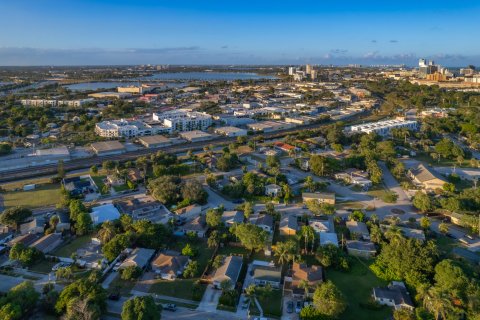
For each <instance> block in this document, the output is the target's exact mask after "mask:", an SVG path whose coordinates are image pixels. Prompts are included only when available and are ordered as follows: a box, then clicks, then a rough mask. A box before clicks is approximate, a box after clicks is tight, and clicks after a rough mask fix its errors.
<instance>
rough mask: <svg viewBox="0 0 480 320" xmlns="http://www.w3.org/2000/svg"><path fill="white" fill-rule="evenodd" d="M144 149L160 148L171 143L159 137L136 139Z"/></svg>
mask: <svg viewBox="0 0 480 320" xmlns="http://www.w3.org/2000/svg"><path fill="white" fill-rule="evenodd" d="M138 141H139V142H140V143H141V144H142V145H144V146H145V148H160V147H165V146H168V145H170V144H172V141H171V140H170V139H168V138H167V137H164V136H161V135H154V136H145V137H141V138H139V139H138Z"/></svg>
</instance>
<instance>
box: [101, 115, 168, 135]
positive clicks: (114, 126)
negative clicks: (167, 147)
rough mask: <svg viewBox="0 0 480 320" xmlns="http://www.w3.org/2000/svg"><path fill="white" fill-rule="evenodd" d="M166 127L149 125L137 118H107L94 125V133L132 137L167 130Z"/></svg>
mask: <svg viewBox="0 0 480 320" xmlns="http://www.w3.org/2000/svg"><path fill="white" fill-rule="evenodd" d="M168 131H169V130H168V128H164V127H162V126H151V125H149V124H147V123H144V122H142V121H138V120H125V119H121V120H109V121H102V122H99V123H97V124H96V125H95V133H96V134H98V135H99V136H100V137H104V138H119V137H125V138H133V137H138V136H150V135H154V134H158V133H166V132H168Z"/></svg>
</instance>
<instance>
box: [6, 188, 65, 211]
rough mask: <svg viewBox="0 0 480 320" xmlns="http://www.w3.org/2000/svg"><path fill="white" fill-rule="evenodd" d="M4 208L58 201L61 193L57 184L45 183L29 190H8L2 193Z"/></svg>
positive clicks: (41, 204)
mask: <svg viewBox="0 0 480 320" xmlns="http://www.w3.org/2000/svg"><path fill="white" fill-rule="evenodd" d="M2 197H3V201H4V206H5V208H11V207H16V206H21V207H26V208H30V209H32V208H39V207H46V206H51V205H55V204H57V203H58V201H59V199H60V197H61V193H60V185H59V184H46V185H42V186H39V187H37V188H36V189H35V190H31V191H9V192H6V193H4V194H3V195H2Z"/></svg>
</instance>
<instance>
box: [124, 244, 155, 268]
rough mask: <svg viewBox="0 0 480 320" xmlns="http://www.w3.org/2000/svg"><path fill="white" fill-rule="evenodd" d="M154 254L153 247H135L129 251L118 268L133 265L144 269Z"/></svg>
mask: <svg viewBox="0 0 480 320" xmlns="http://www.w3.org/2000/svg"><path fill="white" fill-rule="evenodd" d="M154 254H155V250H153V249H145V248H135V249H134V250H133V251H132V252H131V253H130V255H129V256H128V257H127V258H126V259H125V260H124V261H123V262H122V264H121V265H120V267H119V269H123V268H127V267H131V266H134V267H139V268H140V269H142V270H145V268H146V267H147V266H148V264H149V263H150V260H151V259H152V257H153V255H154Z"/></svg>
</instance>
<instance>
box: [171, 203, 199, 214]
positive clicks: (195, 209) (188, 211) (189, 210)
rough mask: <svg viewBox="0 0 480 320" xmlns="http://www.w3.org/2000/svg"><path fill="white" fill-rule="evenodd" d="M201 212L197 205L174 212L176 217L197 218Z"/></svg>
mask: <svg viewBox="0 0 480 320" xmlns="http://www.w3.org/2000/svg"><path fill="white" fill-rule="evenodd" d="M201 212H202V207H201V206H199V205H198V204H191V205H189V206H186V207H183V208H180V209H177V210H175V211H174V213H175V214H176V215H186V216H197V215H199V214H200V213H201Z"/></svg>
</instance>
